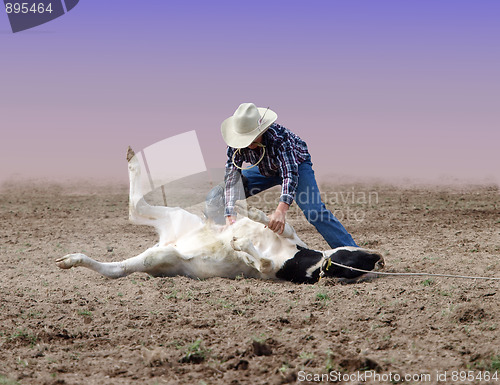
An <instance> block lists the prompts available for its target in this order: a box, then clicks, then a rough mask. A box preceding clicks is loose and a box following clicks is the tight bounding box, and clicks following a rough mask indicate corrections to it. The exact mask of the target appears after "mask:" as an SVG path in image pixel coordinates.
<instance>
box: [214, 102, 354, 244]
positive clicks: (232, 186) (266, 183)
mask: <svg viewBox="0 0 500 385" xmlns="http://www.w3.org/2000/svg"><path fill="white" fill-rule="evenodd" d="M277 118H278V115H277V114H276V113H275V112H274V111H273V110H271V109H269V108H257V107H256V106H255V104H253V103H243V104H241V105H240V106H239V107H238V109H237V110H236V111H235V113H234V114H233V116H231V117H229V118H228V119H226V120H224V122H222V126H221V131H222V137H223V138H224V141H225V142H226V144H227V145H228V148H227V162H226V170H225V177H224V184H221V185H218V186H216V187H215V188H213V189H212V190H211V191H210V193H209V194H208V196H207V200H206V210H205V213H206V215H207V217H208V218H210V219H212V220H214V221H215V222H216V223H219V224H224V222H225V224H226V225H228V226H230V225H231V224H233V223H234V222H235V221H236V211H235V203H236V200H239V199H243V198H247V197H249V196H253V195H255V194H257V193H259V192H261V191H264V190H267V189H269V188H271V187H273V186H276V185H281V196H280V199H279V203H278V207H277V208H276V210H275V211H274V212H273V213H272V214H271V215H270V216H269V224H268V227H269V228H270V229H271V230H273V231H274V232H276V233H278V234H281V233H282V232H283V230H284V228H285V221H286V212H287V211H288V209H289V207H290V205H291V204H292V202H293V201H294V200H295V201H296V202H297V204H298V205H299V207H300V209H301V210H302V212H303V213H304V215H305V217H306V218H307V220H308V221H309V223H311V224H312V225H313V226H314V227H316V229H317V230H318V232H319V233H320V234H321V235H322V236H323V238H324V239H325V240H326V242H327V243H328V244H329V245H330V247H331V248H336V247H341V246H355V247H356V246H357V245H356V243H355V242H354V240H353V239H352V237H351V235H350V234H349V233H348V232H347V230H346V229H345V228H344V226H342V224H341V223H340V222H339V220H338V219H337V218H335V216H334V215H333V214H332V213H331V212H330V211H329V210H328V209H327V208H326V206H325V204H324V203H323V202H322V201H321V196H320V192H319V189H318V185H317V183H316V178H315V176H314V170H313V169H312V162H311V155H310V154H309V151H308V149H307V145H306V143H305V142H304V141H303V140H302V139H301V138H299V137H298V136H297V135H295V134H294V133H293V132H291V131H290V130H288V129H287V128H285V127H283V126H281V125H279V124H278V123H276V119H277ZM244 162H246V163H249V164H250V166H249V167H243V163H244ZM240 178H241V179H242V182H243V185H244V195H243V193H241V192H238V188H237V186H238V181H239V180H240ZM224 217H225V219H224Z"/></svg>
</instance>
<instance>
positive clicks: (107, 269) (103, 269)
mask: <svg viewBox="0 0 500 385" xmlns="http://www.w3.org/2000/svg"><path fill="white" fill-rule="evenodd" d="M181 258H182V257H181V255H180V254H179V253H178V251H177V250H176V249H175V248H174V247H173V246H166V247H152V248H150V249H148V250H146V251H145V252H143V253H141V254H139V255H138V256H136V257H132V258H129V259H126V260H124V261H120V262H98V261H96V260H94V259H92V258H90V257H88V256H86V255H85V254H81V253H77V254H68V255H65V256H64V257H62V258H59V259H57V260H56V264H57V266H58V267H59V268H61V269H70V268H72V267H78V266H82V267H86V268H88V269H91V270H94V271H96V272H98V273H99V274H102V275H104V276H105V277H108V278H121V277H125V276H127V275H129V274H132V273H135V272H143V273H148V274H150V275H152V276H174V275H177V274H180V273H182V271H181V263H180V260H181Z"/></svg>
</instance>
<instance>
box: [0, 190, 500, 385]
mask: <svg viewBox="0 0 500 385" xmlns="http://www.w3.org/2000/svg"><path fill="white" fill-rule="evenodd" d="M322 190H323V191H325V192H326V194H325V200H326V201H327V204H328V206H329V208H330V209H332V211H335V213H336V215H337V216H338V217H339V218H340V219H341V220H342V222H343V223H344V225H345V226H346V227H347V228H348V230H349V231H350V232H351V233H352V234H353V236H354V238H355V240H356V241H357V242H358V244H359V245H360V246H364V247H368V248H372V249H375V250H378V251H380V252H381V253H382V254H383V255H384V257H385V259H386V264H387V266H386V269H385V271H388V272H429V273H447V274H461V275H474V276H490V277H500V259H499V257H500V194H499V190H498V188H497V187H495V186H438V187H436V186H435V187H429V186H422V185H420V186H409V187H395V186H390V185H375V184H372V185H366V184H352V185H325V186H322ZM254 203H255V202H254ZM259 208H262V209H266V207H263V206H262V205H261V207H259ZM0 218H1V221H0V258H1V261H2V266H3V267H2V269H1V271H0V384H89V385H90V384H131V383H134V384H200V385H201V384H287V383H309V384H311V383H315V384H317V383H327V382H328V381H331V382H335V380H338V381H337V382H339V383H352V384H358V383H373V384H375V383H415V384H417V383H427V384H430V383H471V384H472V383H491V384H500V378H499V379H498V380H495V378H494V373H495V371H498V374H497V375H498V376H500V337H499V336H500V333H499V328H500V305H499V300H500V298H499V296H500V294H499V293H498V288H499V282H498V281H479V280H478V281H474V280H464V279H449V278H429V277H382V278H378V279H374V280H372V281H368V282H360V283H355V284H349V285H346V284H341V283H339V282H335V281H332V280H325V281H322V282H320V283H319V284H315V285H296V284H292V283H288V282H272V281H262V280H256V279H247V278H244V277H241V278H240V279H236V280H228V279H221V278H214V279H207V280H204V281H200V280H194V279H189V278H186V277H174V278H150V277H149V276H147V275H145V274H133V275H131V276H129V277H126V278H122V279H118V280H111V279H107V278H103V277H101V276H100V275H98V274H97V273H95V272H93V271H90V270H87V269H83V268H76V269H71V270H67V271H63V270H59V269H58V268H57V267H56V265H55V263H54V261H55V259H56V258H58V257H61V256H63V255H65V254H68V253H73V252H84V253H86V254H88V255H89V256H92V257H93V258H95V259H98V260H101V261H119V260H122V259H125V258H128V257H131V256H134V255H136V254H139V253H140V252H142V251H144V250H145V249H146V248H148V247H150V246H152V245H153V244H155V242H156V240H157V237H156V234H155V233H154V231H153V230H152V229H151V228H148V227H142V226H136V225H132V224H130V223H129V222H128V196H127V187H126V186H122V187H115V188H105V187H102V186H86V187H85V189H82V187H81V186H80V187H72V188H70V187H68V186H57V185H45V186H42V185H35V186H33V185H30V186H28V185H14V184H9V185H4V186H3V189H2V190H1V191H0ZM289 219H290V222H291V224H292V225H294V227H295V229H296V230H297V232H298V233H299V234H300V236H301V238H302V239H303V240H304V241H305V242H306V243H307V244H308V245H309V246H310V247H311V248H315V249H328V247H327V246H326V243H325V242H324V241H323V240H322V238H320V236H319V235H318V234H317V233H316V232H315V230H314V229H313V228H312V227H311V226H310V225H309V224H308V223H307V222H305V221H304V219H303V217H302V216H301V215H300V214H297V213H296V212H292V213H291V214H290V215H289ZM467 370H469V371H470V372H467V373H465V372H456V373H455V372H454V371H467ZM366 371H368V372H366ZM486 371H488V372H489V373H490V376H491V377H488V375H485V372H486ZM366 373H371V375H372V376H375V375H379V376H385V377H376V378H373V377H372V378H363V377H361V378H359V377H355V376H357V375H363V374H366ZM471 373H473V375H474V376H475V378H473V379H472V378H471V377H469V378H465V375H468V376H470V375H471ZM335 375H337V376H340V377H334V376H335ZM426 375H428V376H429V377H425V376H426ZM453 375H455V377H452V376H453ZM458 375H461V376H462V377H461V378H460V377H457V376H458ZM342 376H343V377H342ZM346 376H348V377H346ZM405 376H406V377H405ZM439 376H441V377H439ZM443 376H444V377H443ZM478 376H481V378H480V377H478ZM485 377H486V380H485ZM488 378H489V380H488Z"/></svg>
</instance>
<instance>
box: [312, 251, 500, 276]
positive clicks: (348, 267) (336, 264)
mask: <svg viewBox="0 0 500 385" xmlns="http://www.w3.org/2000/svg"><path fill="white" fill-rule="evenodd" d="M323 256H324V258H325V262H326V266H325V263H323V265H322V266H321V270H320V274H319V275H320V279H321V278H323V277H324V276H325V271H327V270H328V269H329V268H330V266H331V265H335V266H338V267H343V268H344V269H349V270H351V271H359V272H361V273H372V274H378V275H391V276H399V277H401V276H403V277H444V278H460V279H484V280H489V281H498V280H500V278H496V277H474V276H468V275H454V274H435V273H386V272H383V271H371V270H363V269H358V268H356V267H351V266H346V265H343V264H341V263H337V262H334V261H332V260H331V258H329V257H327V256H326V254H325V253H323Z"/></svg>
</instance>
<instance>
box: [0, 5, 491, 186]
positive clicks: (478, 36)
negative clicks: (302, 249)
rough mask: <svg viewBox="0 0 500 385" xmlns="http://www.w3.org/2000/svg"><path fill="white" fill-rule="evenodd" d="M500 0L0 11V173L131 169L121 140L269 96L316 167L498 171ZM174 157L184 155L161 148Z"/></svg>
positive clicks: (63, 177)
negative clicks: (44, 13) (34, 20)
mask: <svg viewBox="0 0 500 385" xmlns="http://www.w3.org/2000/svg"><path fill="white" fill-rule="evenodd" d="M498 20H500V2H498V1H496V0H482V1H472V0H469V1H464V0H441V1H431V0H418V1H416V0H410V1H400V0H397V1H392V0H377V1H360V0H349V1H347V0H342V1H340V0H324V1H323V0H317V1H314V0H313V1H308V2H306V1H294V0H287V1H277V0H274V1H273V0H266V1H260V0H256V1H252V2H245V1H234V0H233V1H217V0H214V1H189V0H187V1H182V2H181V1H175V2H174V1H167V0H141V1H129V0H105V1H103V0H80V3H79V4H78V5H77V6H76V7H75V8H74V9H73V10H71V11H70V12H69V13H67V14H66V15H63V16H62V17H60V18H58V19H56V20H53V21H51V22H49V23H47V24H44V25H41V26H39V27H36V28H33V29H30V30H27V31H23V32H18V33H15V34H14V33H12V31H11V29H10V25H9V22H8V18H7V15H6V14H5V12H3V9H1V11H0V59H1V60H0V70H1V71H0V130H1V131H0V133H1V136H0V137H1V140H0V143H1V151H0V164H1V166H0V183H2V182H4V181H16V180H25V179H33V178H35V179H39V180H50V181H67V180H78V179H89V178H93V179H96V180H97V179H99V180H104V181H109V182H113V183H114V182H117V181H118V182H119V181H126V180H127V167H126V160H125V154H126V149H127V147H128V146H129V145H131V146H132V147H133V148H134V149H136V150H137V151H139V150H141V149H144V148H146V147H148V146H150V145H153V144H154V143H157V142H159V141H162V140H164V139H166V138H169V137H172V136H175V135H179V134H182V133H185V132H188V131H192V130H195V131H196V134H197V137H198V140H199V143H200V147H201V150H202V152H203V158H204V160H205V163H206V166H207V167H208V168H221V167H223V166H224V163H225V160H226V155H225V153H226V146H225V143H224V141H223V140H222V137H221V134H220V124H221V122H222V121H223V120H224V119H226V118H227V117H229V116H231V115H232V114H233V113H234V111H235V110H236V108H237V107H238V105H239V104H240V103H243V102H253V103H255V104H257V105H258V106H260V107H268V106H269V107H271V109H273V110H274V111H276V113H277V114H278V122H279V123H280V124H282V125H284V126H285V127H287V128H289V129H290V130H291V131H293V132H295V133H296V134H298V135H299V136H300V137H301V138H302V139H304V140H305V141H306V142H307V144H308V147H309V149H310V152H311V155H312V161H313V163H314V169H315V171H316V174H317V177H318V179H319V180H320V181H321V180H323V179H327V178H329V177H331V176H333V177H336V178H340V179H342V178H344V179H345V180H351V179H352V178H354V179H356V178H359V179H373V178H375V179H376V178H381V179H389V180H390V179H393V180H400V179H402V178H403V179H406V180H410V181H412V180H415V181H418V180H425V181H431V182H435V183H443V182H449V181H459V182H464V183H468V182H471V181H472V182H478V183H489V182H497V183H498V182H500V167H499V166H500V151H499V143H500V106H499V101H500V23H499V22H498ZM165 167H179V165H178V164H174V165H171V164H166V165H165Z"/></svg>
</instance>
